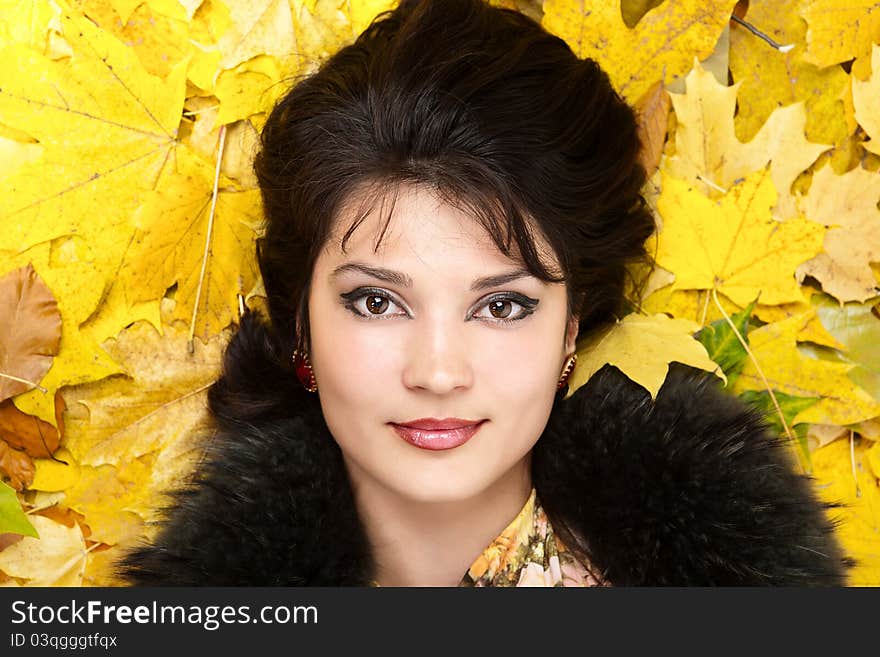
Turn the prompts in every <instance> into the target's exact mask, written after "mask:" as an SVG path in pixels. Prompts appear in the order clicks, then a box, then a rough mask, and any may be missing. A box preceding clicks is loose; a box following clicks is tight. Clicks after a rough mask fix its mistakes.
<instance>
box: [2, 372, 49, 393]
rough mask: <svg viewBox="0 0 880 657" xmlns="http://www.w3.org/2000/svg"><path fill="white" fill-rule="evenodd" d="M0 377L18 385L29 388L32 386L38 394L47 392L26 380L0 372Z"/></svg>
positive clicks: (38, 385)
mask: <svg viewBox="0 0 880 657" xmlns="http://www.w3.org/2000/svg"><path fill="white" fill-rule="evenodd" d="M0 376H2V377H3V378H4V379H11V380H12V381H18V382H19V383H26V384H27V385H29V386H33V387H34V388H36V389H37V390H39V391H40V392H49V391H48V390H46V388H44V387H43V386H41V385H40V384H39V383H34V382H33V381H28V380H27V379H21V378H19V377H17V376H13V375H12V374H5V373H3V372H0Z"/></svg>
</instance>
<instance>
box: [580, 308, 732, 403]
mask: <svg viewBox="0 0 880 657" xmlns="http://www.w3.org/2000/svg"><path fill="white" fill-rule="evenodd" d="M699 328H700V327H699V325H698V324H696V323H695V322H691V321H688V320H685V319H670V318H669V317H667V316H666V315H662V314H657V315H653V316H651V317H646V316H644V315H638V314H630V315H627V316H626V317H624V318H623V319H622V320H620V321H618V322H617V323H615V324H614V325H613V326H611V327H610V328H607V329H604V330H603V331H601V332H600V333H599V334H598V335H594V336H588V337H587V338H585V340H584V341H582V342H581V343H580V344H579V345H578V350H577V354H578V362H577V365H576V366H575V368H574V371H573V372H572V374H571V382H570V383H569V391H568V395H567V396H571V395H572V394H573V393H574V391H575V390H577V389H578V388H579V387H580V386H582V385H583V384H584V383H586V382H587V381H589V379H590V377H591V376H593V374H595V373H596V372H597V371H599V369H601V368H602V366H603V365H605V364H606V363H609V364H611V365H614V366H615V367H617V368H618V369H619V370H620V371H621V372H623V373H624V374H625V375H626V376H627V377H629V378H630V379H632V380H633V381H635V382H636V383H638V384H639V385H640V386H642V387H643V388H645V390H647V391H648V392H649V393H650V395H651V398H654V397H656V396H657V392H658V391H659V390H660V387H661V386H662V385H663V381H664V380H665V379H666V373H667V372H668V371H669V363H670V362H672V361H675V362H678V363H685V364H686V365H691V366H693V367H698V368H700V369H704V370H708V371H709V372H714V373H715V374H717V375H718V376H719V377H721V378H722V379H723V380H724V382H725V383H727V377H725V376H724V373H723V372H722V371H721V368H720V367H718V365H717V363H714V362H713V361H712V360H711V359H710V358H709V355H708V354H707V353H706V348H705V347H704V346H703V345H702V344H701V343H700V342H699V341H697V340H695V339H694V337H693V334H694V333H695V332H696V331H697V330H699Z"/></svg>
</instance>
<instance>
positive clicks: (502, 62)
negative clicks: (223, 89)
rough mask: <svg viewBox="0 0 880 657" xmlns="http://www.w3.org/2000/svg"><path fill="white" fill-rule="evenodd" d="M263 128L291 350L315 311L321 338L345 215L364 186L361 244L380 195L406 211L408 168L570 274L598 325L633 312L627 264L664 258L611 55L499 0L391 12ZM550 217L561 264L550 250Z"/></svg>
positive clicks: (536, 267) (407, 1) (579, 310)
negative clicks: (318, 275)
mask: <svg viewBox="0 0 880 657" xmlns="http://www.w3.org/2000/svg"><path fill="white" fill-rule="evenodd" d="M261 142H262V143H261V150H260V152H259V154H258V156H257V158H256V164H255V170H256V173H257V176H258V178H259V183H260V188H261V190H262V196H263V203H264V211H265V217H266V228H265V233H264V237H263V238H262V239H261V240H260V241H259V242H258V259H259V266H260V270H261V272H262V276H263V282H264V284H265V288H266V293H267V298H268V306H269V314H270V320H271V327H272V329H273V333H274V335H275V336H276V338H277V340H278V341H279V344H278V345H277V346H278V348H279V350H280V352H281V353H288V354H289V353H291V352H292V350H293V348H294V347H295V346H297V345H296V344H294V341H295V337H296V334H297V328H296V327H297V323H298V324H299V326H300V331H299V336H298V338H299V339H298V346H300V347H304V346H306V345H307V344H308V342H309V323H308V315H307V308H308V306H307V298H308V289H309V284H310V277H311V272H312V269H313V266H314V263H315V261H316V259H317V257H318V254H319V252H320V250H321V249H322V248H323V247H324V245H325V243H326V241H327V240H328V239H329V237H330V234H331V231H332V230H333V229H334V218H335V217H337V216H338V214H339V213H340V211H341V209H342V208H343V207H345V205H346V204H347V203H348V202H350V201H351V200H352V199H356V198H357V199H360V200H362V201H363V203H362V205H361V206H360V211H359V212H358V214H357V215H356V216H357V219H356V220H355V221H354V222H353V223H352V225H351V226H350V227H349V228H348V230H347V231H346V234H345V238H344V239H343V243H342V247H343V249H344V247H345V241H346V240H347V238H348V237H349V236H350V235H351V233H352V232H353V231H354V230H355V229H356V228H357V226H358V224H359V223H360V222H361V221H362V220H363V219H364V217H365V216H366V215H367V214H368V212H369V211H370V210H371V209H372V208H373V207H374V206H375V204H376V203H378V202H381V203H382V204H383V207H391V208H392V210H393V205H394V198H395V195H396V193H397V191H398V190H399V187H400V185H401V184H402V183H407V184H416V185H422V186H426V187H428V188H429V189H430V190H431V191H432V192H434V193H435V194H437V195H438V197H440V198H441V199H443V200H444V201H446V202H447V203H449V204H452V205H454V206H456V207H459V208H461V209H463V210H465V211H467V212H469V213H470V214H472V215H473V216H474V218H475V219H476V220H477V221H479V222H480V223H481V224H482V225H483V227H484V228H485V229H486V230H487V231H488V232H489V234H490V235H491V237H492V239H493V240H494V242H495V244H496V245H497V246H498V248H499V249H500V250H501V251H502V252H503V253H504V254H505V255H507V256H508V257H516V255H518V256H519V258H520V259H521V260H522V261H523V263H524V265H525V266H526V268H527V269H528V270H529V271H530V273H532V275H534V276H536V277H538V278H539V279H541V280H545V281H553V282H563V281H564V282H565V283H566V289H567V292H568V309H569V313H571V314H577V315H579V317H580V327H579V328H580V331H579V332H580V333H581V334H582V333H584V332H585V331H588V330H591V329H593V328H595V327H597V326H600V325H602V324H603V323H606V322H609V321H613V319H614V318H615V317H616V316H617V315H619V314H621V312H622V310H623V308H624V303H625V299H624V284H625V276H626V273H627V271H628V270H627V265H628V264H630V263H633V262H634V261H637V260H640V259H645V260H647V256H646V254H645V252H644V247H643V242H644V241H645V239H646V238H647V237H648V236H649V235H650V234H651V232H652V231H653V229H654V223H653V219H652V217H651V215H650V213H649V211H648V210H647V208H646V206H645V203H644V201H643V199H642V197H641V195H640V189H641V187H642V185H643V183H644V180H645V173H644V170H643V169H642V167H641V166H640V164H639V162H638V159H637V158H638V152H639V148H640V145H639V140H638V136H637V130H636V121H635V117H634V113H633V110H632V109H631V108H630V107H629V106H628V105H627V104H626V103H625V102H624V101H623V100H622V99H621V98H620V97H619V96H618V94H617V93H616V92H615V91H614V89H613V88H612V87H611V84H610V82H609V79H608V76H607V75H606V74H605V73H604V71H602V70H601V69H600V68H599V66H598V65H597V64H596V63H595V62H594V61H592V60H590V59H578V58H577V57H576V56H575V55H574V54H573V53H572V51H571V49H570V48H569V47H568V45H567V44H566V43H565V42H564V41H563V40H562V39H560V38H558V37H556V36H553V35H551V34H549V33H548V32H546V31H545V30H544V29H543V28H542V27H541V26H540V25H539V24H537V23H536V22H535V21H534V20H532V19H531V18H529V17H527V16H525V15H523V14H520V13H518V12H516V11H513V10H509V9H501V8H497V7H492V6H490V5H488V4H486V3H485V2H483V1H482V0H425V1H419V0H402V1H401V2H400V4H399V6H398V7H397V8H396V9H395V10H393V11H390V12H385V13H383V14H380V15H379V16H378V17H377V18H376V19H375V20H374V21H373V23H372V24H371V25H370V26H369V27H368V28H367V29H366V30H365V31H364V32H363V33H362V34H361V35H360V36H359V37H358V38H357V40H356V41H355V42H354V43H353V44H351V45H349V46H346V47H344V48H342V49H341V50H339V51H338V52H337V53H336V54H335V55H333V56H332V57H330V58H329V59H328V60H327V61H326V62H324V63H323V65H322V66H321V67H320V69H319V70H318V71H317V72H315V73H314V74H312V75H309V76H308V77H306V78H304V79H302V80H301V81H299V82H298V83H297V84H295V86H293V88H292V89H291V90H290V92H289V93H288V94H287V95H286V96H284V97H283V98H282V99H281V101H280V102H279V103H278V104H277V106H276V107H275V108H274V110H273V111H272V113H271V115H270V116H269V118H268V120H267V122H266V124H265V127H264V128H263V131H262V140H261ZM388 197H390V202H388V201H389V198H388ZM390 212H391V211H389V215H388V220H390ZM386 221H387V220H386ZM386 228H387V223H386ZM536 229H537V230H538V231H540V233H541V234H542V235H543V237H544V238H545V239H546V240H547V241H548V242H549V244H550V245H551V246H552V248H553V250H554V252H555V254H556V256H557V258H558V260H559V264H560V265H561V268H562V276H561V277H559V276H558V275H557V276H555V277H554V275H553V272H551V271H548V270H547V269H546V268H545V266H544V265H543V264H542V261H541V259H540V257H539V252H538V250H537V248H536V243H535V237H536V235H535V234H534V231H535V230H536ZM383 234H384V230H383ZM511 239H512V240H513V242H514V243H515V253H516V255H511V254H512V253H513V251H512V248H511ZM379 242H381V236H380V238H379V241H378V242H377V244H376V247H377V248H378V246H379Z"/></svg>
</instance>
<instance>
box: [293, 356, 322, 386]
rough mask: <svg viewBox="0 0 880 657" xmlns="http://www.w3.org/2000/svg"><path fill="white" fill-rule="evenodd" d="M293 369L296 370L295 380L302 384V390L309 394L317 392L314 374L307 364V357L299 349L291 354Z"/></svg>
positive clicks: (309, 364) (310, 365) (308, 363)
mask: <svg viewBox="0 0 880 657" xmlns="http://www.w3.org/2000/svg"><path fill="white" fill-rule="evenodd" d="M293 368H294V369H295V370H296V378H298V379H299V382H300V383H302V385H303V388H305V389H306V390H308V391H309V392H317V391H318V382H317V381H315V372H314V370H313V369H312V364H311V363H310V362H309V355H308V354H307V353H306V352H302V351H300V350H299V349H296V350H294V352H293Z"/></svg>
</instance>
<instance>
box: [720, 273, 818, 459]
mask: <svg viewBox="0 0 880 657" xmlns="http://www.w3.org/2000/svg"><path fill="white" fill-rule="evenodd" d="M712 300H713V301H715V305H716V306H718V310H720V311H721V314H722V315H724V319H725V320H726V321H727V323H728V324H729V325H730V328H731V330H732V331H733V334H734V335H735V336H736V339H737V340H739V343H740V344H741V345H742V346H743V349H745V350H746V353H747V354H748V355H749V359H751V361H752V364H753V365H754V366H755V370H757V372H758V376H760V377H761V381H763V383H764V387H765V388H767V392H768V393H770V400H771V401H772V402H773V406H774V407H775V408H776V413H777V414H778V415H779V420H780V421H781V422H782V428H783V429H785V435H786V436H788V439H789V440H790V441H791V444H792V447H794V448H795V449H796V450H797V455H798V461H799V462H800V466H801V469H802V470H803V471H804V472H807V467H806V466H805V465H804V458H803V455H802V454H801V449H800V448H799V447H798V442H797V439H796V438H795V436H794V434H793V433H792V432H791V429H790V428H789V426H788V422H786V421H785V414H784V413H783V412H782V408H781V407H780V406H779V402H778V401H776V395H774V394H773V388H771V387H770V382H769V381H767V377H766V376H764V372H763V370H762V369H761V366H760V365H759V364H758V359H757V358H756V357H755V354H754V353H753V352H752V350H751V349H749V345H748V343H747V342H746V341H745V339H744V338H743V336H742V335H741V334H740V332H739V329H737V328H736V324H734V323H733V320H732V319H730V317H729V316H728V314H727V312H726V311H725V310H724V307H723V306H722V305H721V303H720V302H719V301H718V294H717V292H716V288H714V287H713V288H712Z"/></svg>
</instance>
